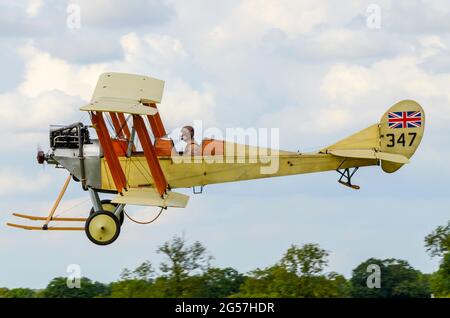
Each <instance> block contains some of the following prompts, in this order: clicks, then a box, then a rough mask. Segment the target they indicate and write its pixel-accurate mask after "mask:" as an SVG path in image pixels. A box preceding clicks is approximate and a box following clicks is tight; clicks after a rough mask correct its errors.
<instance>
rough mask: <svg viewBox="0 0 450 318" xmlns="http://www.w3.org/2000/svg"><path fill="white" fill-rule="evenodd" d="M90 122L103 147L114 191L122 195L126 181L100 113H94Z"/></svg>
mask: <svg viewBox="0 0 450 318" xmlns="http://www.w3.org/2000/svg"><path fill="white" fill-rule="evenodd" d="M92 122H93V123H94V126H95V129H96V131H97V136H98V139H99V141H100V144H101V146H102V147H103V153H104V155H105V158H106V162H107V163H108V167H109V171H110V172H111V176H112V178H113V181H114V184H115V186H116V189H117V191H118V192H119V193H120V194H122V192H123V190H126V183H127V181H126V178H125V174H124V172H123V169H122V166H121V165H120V162H119V159H118V157H117V155H116V153H115V152H114V147H113V145H112V141H111V138H110V136H109V132H108V129H107V128H106V124H105V120H104V118H103V114H102V112H96V114H94V113H92Z"/></svg>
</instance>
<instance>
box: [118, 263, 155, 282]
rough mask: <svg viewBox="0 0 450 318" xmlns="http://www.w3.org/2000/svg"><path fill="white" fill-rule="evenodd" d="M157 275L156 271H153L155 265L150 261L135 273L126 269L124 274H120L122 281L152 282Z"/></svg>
mask: <svg viewBox="0 0 450 318" xmlns="http://www.w3.org/2000/svg"><path fill="white" fill-rule="evenodd" d="M154 275H155V271H154V269H153V265H152V263H151V262H150V261H145V262H143V263H142V264H141V265H139V266H138V267H136V269H134V270H133V271H130V270H129V269H128V268H124V269H123V270H122V273H121V274H120V278H121V280H132V279H135V280H144V281H151V280H152V278H153V277H154Z"/></svg>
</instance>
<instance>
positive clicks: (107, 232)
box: [85, 211, 120, 245]
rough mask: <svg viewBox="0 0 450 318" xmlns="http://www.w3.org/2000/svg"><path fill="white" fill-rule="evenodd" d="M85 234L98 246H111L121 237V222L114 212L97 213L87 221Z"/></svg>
mask: <svg viewBox="0 0 450 318" xmlns="http://www.w3.org/2000/svg"><path fill="white" fill-rule="evenodd" d="M85 232H86V235H87V237H88V238H89V240H90V241H91V242H92V243H95V244H97V245H108V244H111V243H113V242H114V241H115V240H116V239H117V238H118V237H119V234H120V224H119V220H118V219H117V217H116V216H115V215H114V213H112V212H109V211H98V212H95V213H93V214H91V215H90V216H89V218H88V219H87V221H86V225H85Z"/></svg>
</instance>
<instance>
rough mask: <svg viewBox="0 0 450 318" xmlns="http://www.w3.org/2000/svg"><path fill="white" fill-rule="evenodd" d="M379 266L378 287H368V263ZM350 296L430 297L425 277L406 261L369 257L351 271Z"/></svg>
mask: <svg viewBox="0 0 450 318" xmlns="http://www.w3.org/2000/svg"><path fill="white" fill-rule="evenodd" d="M374 264H375V265H378V266H379V267H380V282H381V286H380V288H376V287H374V288H369V287H368V285H367V280H368V278H369V275H372V272H371V271H369V272H368V271H367V269H368V268H369V266H370V265H374ZM350 281H351V283H352V289H351V295H352V297H357V298H426V297H430V289H429V284H428V280H427V277H426V276H424V275H423V274H422V273H421V272H420V271H418V270H415V269H414V268H412V267H411V266H410V265H409V264H408V262H407V261H404V260H398V259H394V258H391V259H384V260H379V259H375V258H370V259H368V260H367V261H365V262H363V263H361V264H360V265H358V266H357V267H356V268H355V269H354V270H353V272H352V278H351V280H350Z"/></svg>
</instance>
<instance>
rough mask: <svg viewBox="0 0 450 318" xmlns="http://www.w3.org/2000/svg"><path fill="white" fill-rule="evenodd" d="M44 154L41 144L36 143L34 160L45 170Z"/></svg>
mask: <svg viewBox="0 0 450 318" xmlns="http://www.w3.org/2000/svg"><path fill="white" fill-rule="evenodd" d="M46 159H47V158H46V155H45V152H44V151H43V150H42V147H41V145H39V144H38V145H37V155H36V160H37V162H38V164H40V165H43V166H42V169H44V170H45V164H46V161H47V160H46Z"/></svg>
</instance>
